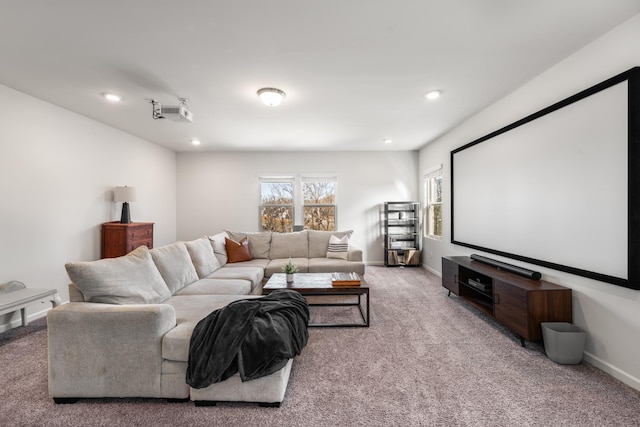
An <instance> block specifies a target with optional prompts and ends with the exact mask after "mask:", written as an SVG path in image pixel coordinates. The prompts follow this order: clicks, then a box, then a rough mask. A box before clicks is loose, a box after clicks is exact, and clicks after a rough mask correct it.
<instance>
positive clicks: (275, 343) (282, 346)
mask: <svg viewBox="0 0 640 427" xmlns="http://www.w3.org/2000/svg"><path fill="white" fill-rule="evenodd" d="M308 325H309V306H308V305H307V301H306V300H305V298H304V297H303V296H302V295H300V294H299V293H298V292H296V291H291V290H286V289H283V290H278V291H274V292H272V293H271V294H269V295H267V296H264V297H262V298H256V299H246V300H238V301H234V302H232V303H230V304H229V305H227V306H226V307H223V308H221V309H219V310H215V311H214V312H212V313H211V314H209V315H208V316H207V317H205V318H204V319H202V320H201V321H200V322H198V324H197V325H196V327H195V328H194V330H193V333H192V334H191V342H190V344H189V362H188V366H187V384H189V385H190V386H191V387H193V388H204V387H207V386H209V385H211V384H214V383H217V382H220V381H224V380H226V379H227V378H229V377H231V376H232V375H234V374H235V373H236V372H239V373H240V378H241V379H242V381H249V380H252V379H255V378H260V377H263V376H266V375H270V374H272V373H274V372H277V371H278V370H280V369H282V368H283V367H284V366H285V365H286V364H287V362H288V361H289V359H291V358H293V357H295V356H297V355H299V354H300V352H301V351H302V348H303V347H304V346H305V345H306V344H307V340H308V338H309V334H308V331H307V327H308Z"/></svg>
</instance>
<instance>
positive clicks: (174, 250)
mask: <svg viewBox="0 0 640 427" xmlns="http://www.w3.org/2000/svg"><path fill="white" fill-rule="evenodd" d="M149 253H150V254H151V258H152V259H153V262H154V263H155V265H156V267H157V268H158V271H159V272H160V275H161V276H162V278H163V279H164V282H165V283H166V284H167V286H168V287H169V290H170V291H171V294H172V295H173V294H175V293H176V292H178V291H179V290H180V289H182V288H184V287H185V286H187V285H190V284H192V283H193V282H195V281H196V280H198V273H197V272H196V268H195V267H194V266H193V262H192V261H191V257H190V256H189V252H188V251H187V247H186V246H185V244H184V242H175V243H171V244H168V245H165V246H160V247H157V248H153V249H150V250H149Z"/></svg>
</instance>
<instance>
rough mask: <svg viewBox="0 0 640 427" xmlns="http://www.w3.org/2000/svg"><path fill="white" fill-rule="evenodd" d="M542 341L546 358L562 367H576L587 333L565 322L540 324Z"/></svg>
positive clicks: (580, 358) (580, 357)
mask: <svg viewBox="0 0 640 427" xmlns="http://www.w3.org/2000/svg"><path fill="white" fill-rule="evenodd" d="M540 326H542V339H543V340H544V350H545V352H546V353H547V357H549V359H551V360H553V361H554V362H556V363H560V364H563V365H576V364H578V363H580V362H581V361H582V353H583V352H584V345H585V343H586V342H587V333H586V332H585V331H583V330H582V329H580V328H578V327H577V326H575V325H573V324H571V323H566V322H542V323H541V324H540Z"/></svg>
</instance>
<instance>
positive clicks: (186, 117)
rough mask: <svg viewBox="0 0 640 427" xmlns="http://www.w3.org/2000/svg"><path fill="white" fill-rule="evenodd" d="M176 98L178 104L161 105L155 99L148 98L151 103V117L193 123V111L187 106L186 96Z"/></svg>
mask: <svg viewBox="0 0 640 427" xmlns="http://www.w3.org/2000/svg"><path fill="white" fill-rule="evenodd" d="M178 100H179V101H180V105H162V104H160V103H159V102H158V101H156V100H155V99H150V100H149V102H151V105H153V118H154V119H169V120H173V121H174V122H189V123H193V113H192V112H191V111H189V109H188V108H187V98H178Z"/></svg>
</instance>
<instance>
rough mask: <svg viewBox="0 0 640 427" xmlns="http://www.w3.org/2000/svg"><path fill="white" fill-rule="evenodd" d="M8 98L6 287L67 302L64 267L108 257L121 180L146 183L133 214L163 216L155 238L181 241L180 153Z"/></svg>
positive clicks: (3, 152) (0, 320)
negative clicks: (11, 284)
mask: <svg viewBox="0 0 640 427" xmlns="http://www.w3.org/2000/svg"><path fill="white" fill-rule="evenodd" d="M0 99H2V103H1V104H0V117H1V121H2V124H1V126H0V200H2V205H1V208H0V284H3V283H6V282H8V281H11V280H17V281H20V282H23V283H24V284H25V285H26V286H27V287H30V288H57V289H58V293H59V295H60V297H61V299H62V300H63V301H66V300H68V291H67V283H68V282H69V280H68V277H67V274H66V271H65V268H64V264H65V263H66V262H69V261H81V260H94V259H98V258H100V224H101V223H103V222H106V221H114V220H119V219H120V209H121V208H120V206H121V205H120V204H117V205H116V204H115V203H113V202H112V189H113V187H114V186H118V185H129V186H133V187H136V188H137V193H138V201H137V202H133V203H131V216H132V220H133V221H149V222H155V244H156V245H160V244H165V243H169V242H172V241H174V240H175V235H176V231H175V227H176V226H175V224H176V220H175V218H176V214H175V203H176V197H175V192H176V190H175V153H174V152H172V151H170V150H167V149H164V148H161V147H159V146H157V145H155V144H151V143H149V142H147V141H144V140H141V139H139V138H136V137H133V136H131V135H129V134H126V133H123V132H120V131H118V130H115V129H113V128H111V127H109V126H106V125H103V124H101V123H98V122H96V121H94V120H90V119H87V118H85V117H83V116H80V115H77V114H75V113H71V112H69V111H67V110H65V109H62V108H60V107H57V106H55V105H52V104H49V103H46V102H44V101H41V100H38V99H36V98H33V97H31V96H28V95H25V94H23V93H20V92H17V91H15V90H13V89H10V88H8V87H6V86H2V85H0ZM27 313H28V315H29V316H30V317H31V318H35V317H40V316H42V315H43V314H44V312H43V308H42V307H37V306H36V307H29V309H28V310H27ZM8 320H9V319H8V316H0V330H4V329H6V328H7V327H8V324H7V321H8ZM11 320H12V321H13V322H17V321H18V320H19V316H18V315H14V316H13V317H12V318H11Z"/></svg>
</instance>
